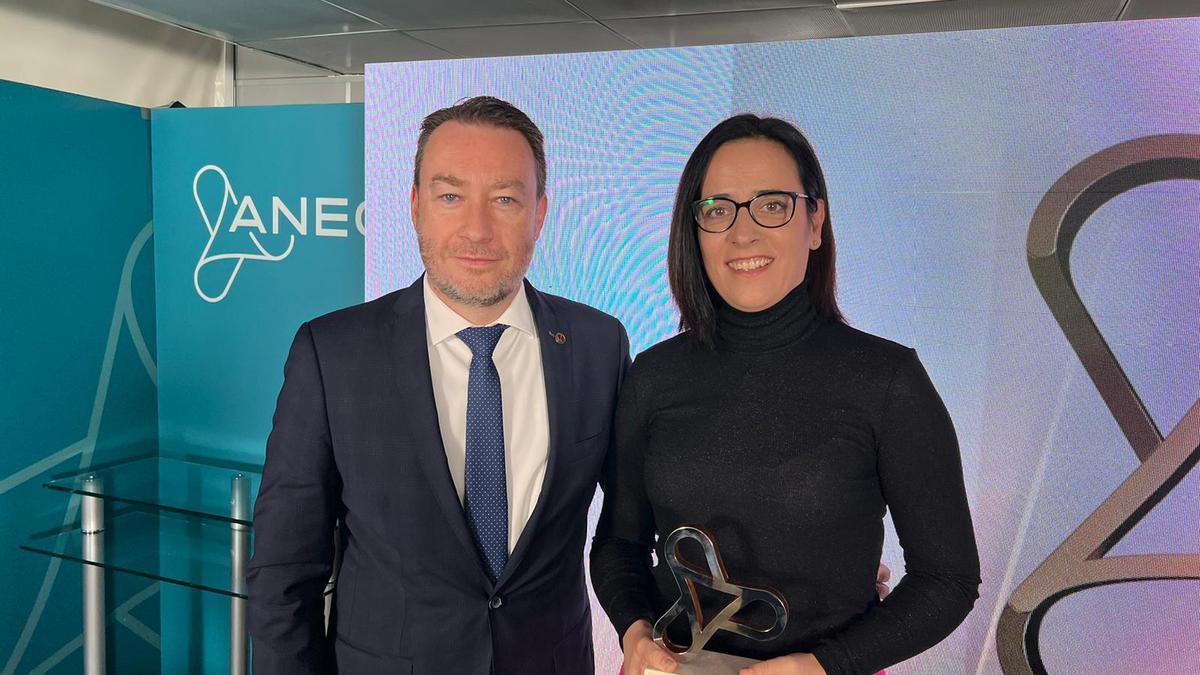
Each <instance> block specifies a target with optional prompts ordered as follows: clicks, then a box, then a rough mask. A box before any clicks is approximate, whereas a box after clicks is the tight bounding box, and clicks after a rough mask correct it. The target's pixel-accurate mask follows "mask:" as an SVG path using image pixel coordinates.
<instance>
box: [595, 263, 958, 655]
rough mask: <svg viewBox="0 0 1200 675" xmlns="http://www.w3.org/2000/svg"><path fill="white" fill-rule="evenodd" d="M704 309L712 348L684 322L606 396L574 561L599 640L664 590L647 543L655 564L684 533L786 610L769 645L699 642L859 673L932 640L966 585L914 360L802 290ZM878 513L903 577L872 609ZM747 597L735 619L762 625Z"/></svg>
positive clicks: (939, 439)
mask: <svg viewBox="0 0 1200 675" xmlns="http://www.w3.org/2000/svg"><path fill="white" fill-rule="evenodd" d="M717 319H718V322H717V348H716V349H715V350H713V349H706V348H704V347H701V346H700V345H698V344H697V342H696V341H695V340H694V339H693V338H692V336H691V335H689V334H687V333H684V334H681V335H678V336H676V337H674V338H671V339H669V340H666V341H665V342H662V343H659V344H658V345H655V346H654V347H651V348H650V349H648V350H646V351H645V352H643V353H642V354H641V355H639V356H638V358H637V360H636V362H635V363H634V364H633V366H632V367H631V369H630V371H629V373H628V375H627V376H626V379H625V383H624V386H623V388H622V391H621V394H620V398H619V402H618V405H617V413H616V423H615V428H614V434H613V438H614V441H613V443H614V446H613V448H612V450H611V451H610V453H609V457H608V459H607V461H606V465H605V469H604V477H603V480H602V482H601V485H602V487H603V488H604V493H605V495H604V510H603V512H602V514H601V516H600V523H599V526H598V528H597V530H596V538H595V541H594V542H593V547H592V558H591V570H592V583H593V585H594V586H595V589H596V595H597V596H598V597H599V599H600V603H601V604H602V605H603V606H604V609H605V611H606V612H607V613H608V615H609V618H610V619H611V620H612V623H613V625H614V626H615V627H616V629H617V634H618V635H624V633H625V631H626V629H628V628H629V626H630V625H631V624H632V623H633V622H634V621H636V620H638V619H646V620H648V621H650V622H651V623H653V622H654V621H655V619H656V618H657V617H658V616H660V615H661V614H662V613H663V612H664V611H665V610H666V609H667V608H668V607H669V606H670V605H671V603H673V602H674V601H675V599H676V598H677V597H678V596H679V589H678V587H677V586H676V584H675V581H674V579H673V577H672V576H671V574H670V571H669V570H668V568H667V566H666V565H665V564H658V565H655V566H652V565H651V557H650V552H651V550H652V549H653V550H654V552H655V554H656V555H657V560H660V561H661V560H663V559H664V558H663V551H662V544H663V541H664V540H665V539H666V536H667V535H668V534H669V533H670V532H671V531H673V530H674V529H675V528H677V527H680V526H682V525H692V526H699V527H701V528H703V529H704V530H706V531H708V532H709V533H710V534H711V535H712V537H713V540H714V541H715V542H716V545H717V548H718V549H719V550H720V553H721V556H722V558H723V560H724V563H725V568H726V570H727V573H728V577H729V578H730V579H731V580H732V581H733V582H734V583H738V584H741V585H749V586H767V587H770V588H773V589H775V590H777V591H779V592H780V593H781V594H782V595H783V596H784V597H785V598H786V600H787V602H788V604H789V619H788V625H787V629H786V630H785V632H784V633H783V635H781V636H779V637H778V638H776V639H775V640H773V641H770V642H756V641H753V640H750V639H747V638H743V637H741V636H738V635H735V634H733V633H729V632H727V631H721V632H718V633H717V635H716V637H714V638H713V640H712V641H710V642H709V643H708V646H707V648H708V649H711V650H713V651H721V652H727V653H732V654H738V655H742V656H749V657H753V658H759V659H767V658H771V657H775V656H781V655H784V654H791V653H796V652H811V653H813V654H814V655H815V656H816V658H817V660H818V661H820V663H821V665H822V666H824V668H825V670H826V671H827V672H828V673H830V674H834V673H874V672H876V671H878V670H880V669H882V668H885V667H887V666H889V665H892V664H894V663H898V662H900V661H903V660H905V659H907V658H910V657H912V656H914V655H916V654H918V653H920V652H922V651H924V650H926V649H928V648H929V647H931V646H933V645H934V644H936V643H937V642H939V641H940V640H942V639H943V638H945V637H946V636H947V635H949V634H950V632H951V631H952V630H954V628H955V627H956V626H958V625H959V623H961V622H962V620H963V618H964V617H965V616H966V615H967V612H968V611H970V609H971V607H972V605H973V604H974V602H975V599H976V598H977V597H978V595H979V593H978V587H979V583H980V580H979V557H978V552H977V550H976V546H975V536H974V533H973V530H972V526H971V515H970V512H969V511H968V508H967V500H966V494H965V491H964V489H963V477H962V465H961V461H960V458H959V452H958V443H957V441H956V439H955V435H954V427H953V425H952V423H951V421H950V417H949V415H948V414H947V413H946V408H945V406H944V405H943V404H942V400H941V398H940V397H939V396H938V394H937V392H936V391H935V390H934V387H933V385H932V384H931V383H930V381H929V377H928V376H927V375H926V373H925V370H924V368H923V367H922V366H921V363H920V361H919V360H918V359H917V355H916V352H914V351H913V350H912V349H909V348H906V347H902V346H900V345H898V344H896V343H893V342H890V341H888V340H884V339H882V338H878V337H874V336H872V335H868V334H866V333H863V332H861V331H858V330H855V329H853V328H850V327H849V326H846V325H845V324H842V323H838V322H834V321H828V320H825V319H822V318H820V317H818V316H817V315H816V313H815V312H814V310H813V308H812V305H811V303H810V301H809V298H808V294H807V289H806V288H805V284H801V285H800V286H799V287H797V288H796V289H795V290H793V291H792V292H791V293H790V294H789V295H788V296H787V297H785V298H784V299H783V300H781V301H780V302H779V303H778V304H777V305H775V306H774V307H771V308H770V309H767V310H764V311H761V312H756V313H746V312H741V311H738V310H735V309H733V308H731V307H729V306H728V305H723V304H719V305H718V307H717ZM887 509H891V514H892V520H893V522H894V523H895V526H896V533H897V535H898V536H899V539H900V545H901V546H902V547H903V549H904V563H905V569H904V577H903V578H902V579H901V580H900V582H899V583H898V584H896V586H895V589H894V590H893V591H892V593H891V595H890V596H888V598H887V599H886V600H884V601H882V602H881V601H880V600H879V598H878V596H877V595H876V592H875V575H876V571H877V568H878V565H879V561H880V555H881V552H882V549H883V516H884V513H885V511H886V510H887ZM696 550H698V547H697V549H696ZM682 553H683V556H684V557H685V558H688V559H691V560H695V561H697V562H698V563H702V561H703V559H702V558H701V557H700V556H699V554H698V553H696V552H695V550H693V549H690V548H688V547H687V546H685V547H684V548H683V551H682ZM689 554H690V555H689ZM720 604H723V602H722V601H718V602H717V603H716V605H720ZM763 609H764V608H763V607H761V606H759V607H752V608H751V609H749V610H743V614H741V615H739V616H741V617H745V618H749V619H751V620H754V621H756V622H762V621H764V620H765V621H766V622H767V623H769V622H770V621H769V619H770V617H771V614H770V613H769V610H767V611H766V612H763V611H760V610H763ZM710 614H711V612H710ZM682 628H685V626H684V622H683V620H682V619H680V620H677V622H676V625H674V626H673V627H672V635H673V636H674V635H676V630H677V629H682ZM686 636H687V633H686V631H684V632H682V633H680V637H679V641H681V642H686Z"/></svg>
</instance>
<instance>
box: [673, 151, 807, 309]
mask: <svg viewBox="0 0 1200 675" xmlns="http://www.w3.org/2000/svg"><path fill="white" fill-rule="evenodd" d="M773 191H782V192H798V193H800V194H804V192H805V190H804V184H803V183H802V182H801V181H800V169H799V167H798V166H797V165H796V161H795V160H794V159H792V155H791V153H789V152H788V150H787V148H785V147H784V146H783V145H781V144H779V143H777V142H775V141H771V140H767V139H764V138H745V139H739V140H736V141H730V142H728V143H726V144H724V145H722V146H721V147H720V148H718V149H717V152H716V154H714V155H713V158H712V161H711V162H710V163H709V165H708V173H706V174H705V175H704V183H703V184H702V185H701V187H700V197H701V199H707V198H710V197H726V198H729V199H732V200H733V201H735V202H743V201H746V200H749V199H753V198H754V197H756V196H757V195H759V194H761V193H763V192H773ZM806 207H807V202H806V201H805V200H804V199H803V198H799V199H797V200H796V210H795V213H794V215H793V216H792V220H791V221H790V222H789V223H788V224H787V225H784V226H782V227H777V228H771V229H768V228H765V227H762V226H760V225H758V223H755V222H754V220H753V219H751V218H750V214H749V212H748V210H747V209H745V208H741V209H738V213H737V219H736V220H734V221H733V225H732V226H731V227H730V228H729V229H728V230H725V231H724V232H721V233H719V234H714V233H711V232H705V231H704V230H701V229H699V228H697V230H696V236H697V238H698V239H699V240H700V255H701V257H702V258H703V259H704V271H705V272H707V273H708V279H709V281H711V282H712V285H713V287H714V288H716V289H717V293H720V294H721V298H722V299H724V300H725V302H727V303H729V305H731V306H732V307H734V308H736V309H740V310H742V311H744V312H758V311H761V310H764V309H767V308H768V307H771V306H772V305H774V304H775V303H777V302H779V301H780V300H782V299H783V297H784V296H785V295H787V294H788V293H789V292H790V291H791V290H792V289H793V288H795V287H796V286H799V285H800V282H802V281H804V274H805V272H806V271H807V270H808V254H809V252H810V251H812V250H815V249H816V248H818V247H819V246H820V245H821V224H822V223H824V222H825V201H824V200H817V208H816V210H815V212H813V213H810V212H809V211H808V209H807V208H806Z"/></svg>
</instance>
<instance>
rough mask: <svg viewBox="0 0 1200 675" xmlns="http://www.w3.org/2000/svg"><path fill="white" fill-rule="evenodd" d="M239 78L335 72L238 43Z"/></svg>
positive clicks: (271, 77) (298, 75)
mask: <svg viewBox="0 0 1200 675" xmlns="http://www.w3.org/2000/svg"><path fill="white" fill-rule="evenodd" d="M234 58H235V59H236V61H235V63H236V64H237V65H236V68H237V79H239V80H260V79H273V78H280V77H326V76H329V75H333V74H334V73H333V72H332V71H330V70H328V69H326V68H317V67H316V66H310V65H306V64H303V63H300V62H298V61H293V60H292V59H284V58H280V57H278V56H275V55H273V54H268V53H266V52H261V51H259V50H257V49H250V48H248V47H244V46H242V45H238V46H237V47H236V48H235V51H234Z"/></svg>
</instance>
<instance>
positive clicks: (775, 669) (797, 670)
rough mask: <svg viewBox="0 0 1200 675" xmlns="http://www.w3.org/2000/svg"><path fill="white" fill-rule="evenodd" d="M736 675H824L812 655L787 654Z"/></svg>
mask: <svg viewBox="0 0 1200 675" xmlns="http://www.w3.org/2000/svg"><path fill="white" fill-rule="evenodd" d="M738 675H825V669H824V668H822V667H821V663H820V662H819V661H817V658H816V657H815V656H813V655H812V654H788V655H787V656H781V657H779V658H777V659H771V660H769V661H763V662H762V663H756V664H754V665H753V666H750V667H749V668H743V669H742V671H741V672H740V673H739V674H738Z"/></svg>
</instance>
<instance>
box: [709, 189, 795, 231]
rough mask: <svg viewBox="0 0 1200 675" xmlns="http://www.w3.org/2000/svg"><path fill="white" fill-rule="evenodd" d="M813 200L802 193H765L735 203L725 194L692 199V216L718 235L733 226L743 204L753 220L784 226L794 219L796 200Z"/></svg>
mask: <svg viewBox="0 0 1200 675" xmlns="http://www.w3.org/2000/svg"><path fill="white" fill-rule="evenodd" d="M801 197H803V198H804V200H805V202H807V201H809V200H810V199H812V198H811V197H809V196H808V195H805V194H800V193H799V192H764V193H762V194H760V195H758V196H757V197H755V198H754V199H750V200H747V201H744V202H735V201H733V200H732V199H726V198H725V197H709V198H708V199H700V200H697V201H694V202H692V215H693V216H694V217H695V218H696V225H697V226H699V228H700V229H702V230H704V231H705V232H711V233H713V234H718V233H721V232H724V231H725V230H728V229H729V228H731V227H733V221H735V220H737V214H738V211H739V210H740V209H742V208H743V207H744V208H745V209H746V212H747V213H749V214H750V219H751V220H753V221H754V222H755V223H757V224H758V225H759V226H760V227H767V228H775V227H783V226H784V225H787V224H788V223H790V222H792V216H793V215H795V213H796V200H797V199H799V198H801Z"/></svg>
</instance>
